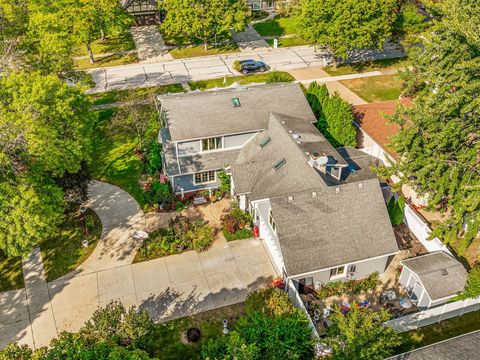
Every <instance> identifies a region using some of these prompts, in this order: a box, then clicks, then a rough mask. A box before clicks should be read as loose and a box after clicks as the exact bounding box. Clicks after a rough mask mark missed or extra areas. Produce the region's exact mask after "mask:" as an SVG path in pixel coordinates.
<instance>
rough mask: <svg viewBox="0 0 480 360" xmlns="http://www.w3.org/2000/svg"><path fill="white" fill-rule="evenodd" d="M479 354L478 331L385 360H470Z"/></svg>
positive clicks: (476, 357)
mask: <svg viewBox="0 0 480 360" xmlns="http://www.w3.org/2000/svg"><path fill="white" fill-rule="evenodd" d="M479 353H480V330H477V331H473V332H471V333H468V334H464V335H460V336H457V337H454V338H451V339H448V340H444V341H441V342H438V343H436V344H431V345H428V346H425V347H422V348H419V349H416V350H413V351H409V352H407V353H403V354H400V355H396V356H392V357H389V358H388V359H386V360H472V359H478V357H479V355H478V354H479Z"/></svg>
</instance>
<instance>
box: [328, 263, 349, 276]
mask: <svg viewBox="0 0 480 360" xmlns="http://www.w3.org/2000/svg"><path fill="white" fill-rule="evenodd" d="M346 268H347V266H346V265H342V266H337V267H334V268H331V269H330V280H332V279H341V278H344V277H345V276H347V274H346V271H345V270H346ZM340 269H342V272H341V273H339V270H340ZM333 272H334V274H332V273H333Z"/></svg>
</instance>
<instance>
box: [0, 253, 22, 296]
mask: <svg viewBox="0 0 480 360" xmlns="http://www.w3.org/2000/svg"><path fill="white" fill-rule="evenodd" d="M24 286H25V284H24V283H23V272H22V258H21V257H20V256H14V257H6V256H5V254H4V253H3V252H2V251H1V250H0V292H2V291H7V290H13V289H21V288H23V287H24Z"/></svg>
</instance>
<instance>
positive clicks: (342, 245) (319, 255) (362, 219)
mask: <svg viewBox="0 0 480 360" xmlns="http://www.w3.org/2000/svg"><path fill="white" fill-rule="evenodd" d="M315 190H316V196H315V197H314V196H312V192H311V191H308V192H303V193H299V194H292V195H293V201H289V200H288V197H287V196H279V197H275V198H272V199H270V204H271V207H272V213H273V217H274V219H275V223H276V225H277V234H278V240H279V242H280V247H281V248H282V254H283V256H284V261H285V267H286V270H287V273H288V274H289V275H290V276H292V275H297V274H302V273H306V272H310V271H315V270H318V269H323V268H329V267H333V266H337V265H339V264H347V263H352V262H356V261H360V260H365V259H368V258H372V257H376V256H383V255H388V254H393V253H396V252H398V247H397V242H396V240H395V236H394V233H393V230H392V226H391V224H390V219H389V217H388V213H387V211H386V206H385V202H384V200H383V195H382V192H381V189H380V186H379V181H378V179H370V180H365V181H362V182H359V183H352V184H344V185H341V186H338V187H319V188H317V189H315Z"/></svg>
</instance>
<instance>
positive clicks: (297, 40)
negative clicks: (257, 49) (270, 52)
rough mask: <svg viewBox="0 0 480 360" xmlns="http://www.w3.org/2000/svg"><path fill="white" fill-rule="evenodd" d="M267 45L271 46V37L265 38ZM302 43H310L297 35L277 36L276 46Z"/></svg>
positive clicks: (299, 44)
mask: <svg viewBox="0 0 480 360" xmlns="http://www.w3.org/2000/svg"><path fill="white" fill-rule="evenodd" d="M267 43H268V45H270V46H271V47H273V39H268V40H267ZM302 45H310V43H309V42H308V41H306V40H304V39H302V38H301V37H299V36H293V37H287V38H279V39H278V44H277V46H278V47H279V48H281V47H290V46H302Z"/></svg>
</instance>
